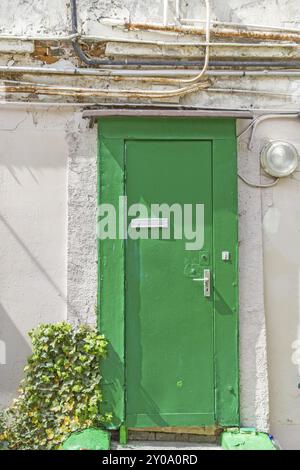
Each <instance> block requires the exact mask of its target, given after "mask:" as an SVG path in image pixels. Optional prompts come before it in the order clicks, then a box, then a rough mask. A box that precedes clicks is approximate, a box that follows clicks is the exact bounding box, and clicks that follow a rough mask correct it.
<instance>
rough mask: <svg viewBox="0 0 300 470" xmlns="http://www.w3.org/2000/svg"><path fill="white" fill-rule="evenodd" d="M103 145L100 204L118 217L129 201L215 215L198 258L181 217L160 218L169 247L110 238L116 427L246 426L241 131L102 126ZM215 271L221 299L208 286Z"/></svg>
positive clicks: (110, 405)
mask: <svg viewBox="0 0 300 470" xmlns="http://www.w3.org/2000/svg"><path fill="white" fill-rule="evenodd" d="M99 142H100V148H99V157H100V158H99V203H103V202H104V203H108V202H109V203H111V204H113V205H114V206H115V207H116V211H117V212H118V210H119V208H118V203H119V202H118V201H119V199H118V198H119V196H120V195H122V196H124V195H126V196H127V198H128V200H127V205H128V207H131V206H132V204H143V207H146V208H148V209H149V213H150V206H151V205H153V204H167V205H168V206H172V205H174V204H177V205H179V206H180V207H181V208H182V213H183V214H184V207H185V206H184V205H187V204H189V205H192V206H193V207H195V205H196V204H200V205H203V207H204V239H203V244H200V245H201V246H199V248H197V249H196V250H187V249H186V243H187V239H186V237H183V238H182V239H180V238H178V236H175V219H174V217H173V215H172V212H171V213H170V216H169V217H166V218H164V219H163V218H160V217H158V220H160V221H161V220H165V219H167V227H168V229H169V230H170V237H169V238H166V239H165V238H164V237H163V233H164V231H165V230H166V225H164V227H159V228H157V229H156V231H155V233H156V235H155V236H152V235H153V233H154V232H153V233H152V232H151V230H150V229H149V228H143V229H140V230H143V231H144V232H145V231H146V232H147V233H148V238H144V239H143V238H139V237H136V239H132V238H130V237H129V238H128V239H127V240H123V239H115V240H109V239H105V240H100V241H99V326H100V330H101V332H103V333H104V334H105V335H106V336H107V338H108V340H109V351H108V357H107V359H106V360H105V361H104V363H103V398H104V400H103V405H102V407H103V411H108V412H113V421H112V423H111V427H112V428H118V427H119V426H120V425H121V424H122V423H124V424H126V425H127V426H128V427H159V426H162V427H166V426H181V427H183V426H204V425H213V424H216V425H220V426H234V425H238V424H239V415H238V402H239V400H238V397H239V390H238V347H237V343H238V341H237V339H238V334H237V208H236V148H235V147H236V142H235V122H234V120H231V119H196V118H192V119H190V118H189V119H187V118H183V119H180V118H172V119H165V118H140V119H137V118H103V119H101V120H100V122H99ZM194 215H195V214H194ZM143 216H144V215H143V214H141V213H139V212H136V213H134V214H133V215H131V216H129V217H128V227H130V226H132V223H133V219H134V220H135V221H136V220H139V219H140V218H143ZM149 220H150V222H151V220H152V217H150V219H148V221H149ZM195 220H196V218H195V217H194V218H193V222H192V224H191V227H190V229H191V230H196V228H197V227H196V226H195ZM137 233H139V230H137ZM224 253H226V254H225V255H224ZM224 257H225V258H228V257H229V259H224ZM204 271H206V273H207V272H208V271H209V272H210V276H211V277H210V279H211V291H210V293H207V291H206V292H205V291H204V285H203V281H199V280H197V279H201V278H203V277H204ZM206 287H207V286H206Z"/></svg>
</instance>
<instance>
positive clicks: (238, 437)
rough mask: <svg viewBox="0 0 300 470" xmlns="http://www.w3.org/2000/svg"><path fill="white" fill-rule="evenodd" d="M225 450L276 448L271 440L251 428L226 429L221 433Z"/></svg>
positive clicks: (266, 435)
mask: <svg viewBox="0 0 300 470" xmlns="http://www.w3.org/2000/svg"><path fill="white" fill-rule="evenodd" d="M221 445H222V447H223V449H225V450H277V449H276V447H275V445H274V444H273V442H272V440H271V439H270V437H269V436H268V434H265V433H263V432H257V431H256V430H255V429H253V428H240V429H228V430H227V431H224V432H223V433H222V435H221Z"/></svg>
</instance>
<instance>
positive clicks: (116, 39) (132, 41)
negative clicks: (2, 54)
mask: <svg viewBox="0 0 300 470" xmlns="http://www.w3.org/2000/svg"><path fill="white" fill-rule="evenodd" d="M76 37H77V38H79V39H81V40H82V41H83V42H84V41H87V42H92V41H95V42H96V41H98V42H117V43H123V44H126V43H128V44H149V45H154V46H165V47H167V46H172V47H184V46H186V47H192V46H195V47H199V46H203V47H205V46H212V47H251V48H252V47H272V48H278V47H280V48H281V47H283V48H295V47H296V48H298V47H300V44H298V43H293V42H289V43H275V42H260V43H255V42H248V43H247V42H206V41H201V42H197V41H188V42H187V41H180V40H178V41H176V42H174V41H159V40H154V39H153V40H151V39H133V38H125V37H124V38H120V37H107V36H91V35H81V34H79V33H78V34H70V35H69V36H15V35H1V34H0V41H1V40H6V41H10V40H14V41H58V42H59V41H71V40H72V39H74V38H76Z"/></svg>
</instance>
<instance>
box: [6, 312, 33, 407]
mask: <svg viewBox="0 0 300 470" xmlns="http://www.w3.org/2000/svg"><path fill="white" fill-rule="evenodd" d="M0 342H1V343H0V353H1V357H0V408H1V407H4V406H7V404H8V403H10V401H11V400H12V399H13V398H14V397H15V395H16V393H15V392H16V390H17V389H18V386H19V384H20V380H21V379H22V376H23V368H24V365H25V362H26V358H27V357H28V356H29V355H30V354H31V349H30V347H29V344H28V343H27V341H26V339H25V338H24V337H23V336H22V334H21V333H20V331H19V330H18V328H17V327H16V325H14V323H13V322H12V321H11V318H10V317H9V315H8V313H7V312H6V310H5V309H4V308H3V305H2V304H0ZM3 352H5V354H4V355H3V354H2V353H3ZM3 362H4V364H3Z"/></svg>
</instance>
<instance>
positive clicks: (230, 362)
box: [97, 116, 239, 429]
mask: <svg viewBox="0 0 300 470" xmlns="http://www.w3.org/2000/svg"><path fill="white" fill-rule="evenodd" d="M128 139H134V140H152V139H153V140H210V141H212V149H213V150H212V151H213V156H212V161H213V183H212V184H213V249H214V253H213V269H212V270H213V296H214V351H215V354H214V366H215V418H216V419H215V420H216V425H217V426H220V427H227V426H239V364H238V214H237V157H236V122H235V119H232V118H202V117H201V118H198V117H116V116H109V117H108V116H107V117H101V118H99V119H98V205H99V204H100V202H101V203H111V204H113V205H115V207H118V204H117V203H118V200H119V196H123V195H124V194H125V141H126V140H128ZM225 180H226V184H227V186H228V191H226V190H225V187H224V181H225ZM222 250H226V251H229V252H230V260H229V261H222V259H221V253H222ZM125 283H126V279H125V244H124V240H121V239H116V240H109V239H106V240H99V239H98V305H97V323H98V328H99V330H100V331H101V333H102V334H104V335H105V336H106V338H107V339H108V341H109V345H108V353H107V358H106V359H105V360H104V361H103V363H102V376H103V378H102V382H101V383H102V387H101V388H102V395H103V402H102V405H101V409H102V412H103V413H106V412H108V413H109V412H112V413H113V418H112V421H111V423H110V425H109V426H108V427H109V428H110V429H118V428H119V427H120V426H121V425H124V424H125V425H126V381H125V377H126V374H125V372H126V371H125V368H126V363H125V347H126V345H125V292H126V286H125Z"/></svg>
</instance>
